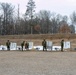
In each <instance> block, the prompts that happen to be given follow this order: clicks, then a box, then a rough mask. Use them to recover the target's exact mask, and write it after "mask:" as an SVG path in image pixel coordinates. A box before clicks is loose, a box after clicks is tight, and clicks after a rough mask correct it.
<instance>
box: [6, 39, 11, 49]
mask: <svg viewBox="0 0 76 75" xmlns="http://www.w3.org/2000/svg"><path fill="white" fill-rule="evenodd" d="M6 46H7V50H10V41H9V40H7V42H6Z"/></svg>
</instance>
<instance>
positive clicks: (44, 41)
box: [42, 39, 47, 51]
mask: <svg viewBox="0 0 76 75" xmlns="http://www.w3.org/2000/svg"><path fill="white" fill-rule="evenodd" d="M42 46H43V51H44V49H46V51H47V48H46V40H45V39H44V40H43V41H42Z"/></svg>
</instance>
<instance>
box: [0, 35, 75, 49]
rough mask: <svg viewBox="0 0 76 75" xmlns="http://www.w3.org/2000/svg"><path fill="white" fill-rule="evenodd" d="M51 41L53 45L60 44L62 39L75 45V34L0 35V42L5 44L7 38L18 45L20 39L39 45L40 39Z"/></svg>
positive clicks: (72, 45)
mask: <svg viewBox="0 0 76 75" xmlns="http://www.w3.org/2000/svg"><path fill="white" fill-rule="evenodd" d="M43 39H46V40H50V41H53V45H60V42H61V40H62V39H64V40H65V41H71V47H72V48H75V47H76V34H28V35H4V36H0V44H3V45H5V44H6V41H7V40H10V41H11V42H16V43H17V44H18V45H20V44H21V42H22V41H32V42H34V45H41V43H42V40H43Z"/></svg>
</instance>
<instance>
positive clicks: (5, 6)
mask: <svg viewBox="0 0 76 75" xmlns="http://www.w3.org/2000/svg"><path fill="white" fill-rule="evenodd" d="M0 9H1V12H3V13H2V14H1V15H3V17H2V19H3V22H2V23H3V24H2V25H3V31H2V34H10V25H11V27H12V28H13V26H12V25H13V12H14V6H12V5H11V4H9V3H0ZM12 30H13V29H12Z"/></svg>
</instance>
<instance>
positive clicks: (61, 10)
mask: <svg viewBox="0 0 76 75" xmlns="http://www.w3.org/2000/svg"><path fill="white" fill-rule="evenodd" d="M28 1H29V0H0V2H8V3H12V4H13V5H15V7H16V9H17V5H18V4H20V12H21V13H24V12H25V11H26V5H27V2H28ZM34 1H35V5H36V12H38V11H39V10H49V11H51V12H56V13H57V14H61V15H67V16H68V15H70V14H72V12H73V11H76V0H34Z"/></svg>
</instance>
